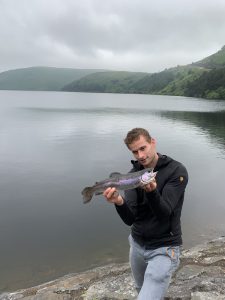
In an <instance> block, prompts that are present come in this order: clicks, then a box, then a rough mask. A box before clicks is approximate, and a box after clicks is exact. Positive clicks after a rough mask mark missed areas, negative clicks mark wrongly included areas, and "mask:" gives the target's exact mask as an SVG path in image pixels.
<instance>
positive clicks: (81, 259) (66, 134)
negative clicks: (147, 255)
mask: <svg viewBox="0 0 225 300" xmlns="http://www.w3.org/2000/svg"><path fill="white" fill-rule="evenodd" d="M133 127H145V128H147V129H149V130H150V132H151V134H152V136H153V137H155V138H156V141H157V147H158V151H159V152H160V153H162V154H167V155H169V156H172V157H173V158H175V159H177V160H180V161H181V162H182V163H184V164H185V165H186V167H187V169H188V172H189V176H190V180H189V185H188V188H187V192H186V197H185V202H184V208H183V213H182V224H183V239H184V247H190V246H193V245H195V244H197V243H200V242H202V241H205V240H209V239H211V238H214V237H217V236H219V235H223V234H224V225H225V221H224V211H225V202H224V194H225V187H224V170H225V150H224V149H225V101H213V100H202V99H195V98H184V97H171V96H170V97H169V96H151V95H119V94H88V93H60V92H22V91H21V92H17V91H0V178H1V180H0V191H1V197H0V245H1V247H0V292H2V291H8V290H14V289H18V288H25V287H28V286H32V285H36V284H39V283H41V282H44V281H46V280H51V279H55V278H57V277H59V276H62V275H64V274H67V273H70V272H79V271H82V270H86V269H89V268H91V267H95V266H99V265H104V264H106V263H109V262H124V261H127V260H128V242H127V236H128V234H129V227H128V226H126V225H125V224H123V223H122V221H121V220H120V218H119V217H118V215H117V213H116V211H115V209H114V207H113V206H112V205H109V204H108V203H106V202H105V201H104V199H103V197H101V196H99V197H95V198H94V199H93V201H92V202H91V203H90V204H87V205H84V204H83V203H82V198H81V194H80V193H81V190H82V189H83V187H84V186H87V185H92V184H93V183H94V182H95V181H97V180H101V179H104V178H106V177H108V175H109V174H110V173H111V172H113V171H118V172H122V173H125V172H127V171H128V170H129V169H130V168H131V165H130V160H131V159H132V155H131V153H129V151H128V150H127V148H126V147H125V145H124V144H123V138H124V137H125V135H126V133H127V131H128V130H130V129H131V128H133Z"/></svg>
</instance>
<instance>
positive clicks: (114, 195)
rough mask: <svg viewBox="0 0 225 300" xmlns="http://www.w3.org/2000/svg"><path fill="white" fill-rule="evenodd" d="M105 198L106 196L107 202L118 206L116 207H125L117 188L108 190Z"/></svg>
mask: <svg viewBox="0 0 225 300" xmlns="http://www.w3.org/2000/svg"><path fill="white" fill-rule="evenodd" d="M103 196H105V198H106V200H107V201H108V202H110V203H113V204H116V205H119V206H120V205H123V203H124V200H123V198H122V197H121V195H120V194H119V193H118V191H117V190H116V188H114V187H113V188H110V187H109V188H107V189H106V190H105V191H104V193H103Z"/></svg>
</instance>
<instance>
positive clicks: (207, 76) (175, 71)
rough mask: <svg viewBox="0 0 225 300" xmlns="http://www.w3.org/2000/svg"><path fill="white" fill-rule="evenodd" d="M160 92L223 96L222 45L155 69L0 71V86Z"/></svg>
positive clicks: (224, 52)
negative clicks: (178, 63) (195, 57)
mask: <svg viewBox="0 0 225 300" xmlns="http://www.w3.org/2000/svg"><path fill="white" fill-rule="evenodd" d="M1 89H2V90H6V89H8V90H35V91H69V92H98V93H133V94H135V93H137V94H160V95H175V96H188V97H201V98H208V99H225V46H223V47H222V48H221V49H220V50H219V51H218V52H216V53H214V54H212V55H210V56H208V57H206V58H203V59H202V60H200V61H197V62H195V63H192V64H189V65H186V66H177V67H174V68H170V69H165V70H164V71H162V72H158V73H153V74H151V73H144V72H125V71H106V70H94V69H70V68H50V67H31V68H25V69H17V70H10V71H6V72H3V73H0V90H1Z"/></svg>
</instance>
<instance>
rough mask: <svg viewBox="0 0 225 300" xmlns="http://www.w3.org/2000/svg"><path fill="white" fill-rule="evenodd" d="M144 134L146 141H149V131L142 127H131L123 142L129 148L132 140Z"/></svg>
mask: <svg viewBox="0 0 225 300" xmlns="http://www.w3.org/2000/svg"><path fill="white" fill-rule="evenodd" d="M141 135H142V136H144V137H145V138H146V141H147V142H151V140H152V137H151V135H150V134H149V132H148V131H147V130H146V129H144V128H133V129H131V130H130V131H128V133H127V136H126V138H125V139H124V143H125V144H126V145H127V147H128V148H129V145H130V144H131V143H133V142H134V141H137V140H139V138H140V136H141Z"/></svg>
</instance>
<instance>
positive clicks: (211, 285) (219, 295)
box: [0, 237, 225, 300]
mask: <svg viewBox="0 0 225 300" xmlns="http://www.w3.org/2000/svg"><path fill="white" fill-rule="evenodd" d="M136 298H137V294H136V291H135V288H134V285H133V280H132V277H131V273H130V267H129V264H128V263H125V264H110V265H107V266H104V267H99V268H95V269H93V270H89V271H86V272H83V273H79V274H70V275H67V276H64V277H62V278H59V279H57V280H54V281H50V282H47V283H44V284H41V285H38V286H35V287H32V288H28V289H24V290H19V291H16V292H13V293H5V294H2V295H0V300H17V299H23V300H74V299H76V300H132V299H136ZM166 299H167V300H179V299H180V300H190V299H191V300H222V299H224V300H225V237H220V238H218V239H216V240H212V241H210V242H208V243H205V244H203V245H199V246H196V247H193V248H191V249H189V250H183V251H182V255H181V264H180V267H179V269H178V270H177V272H176V274H175V276H174V277H173V279H172V282H171V285H170V288H169V290H168V293H167V297H166Z"/></svg>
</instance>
